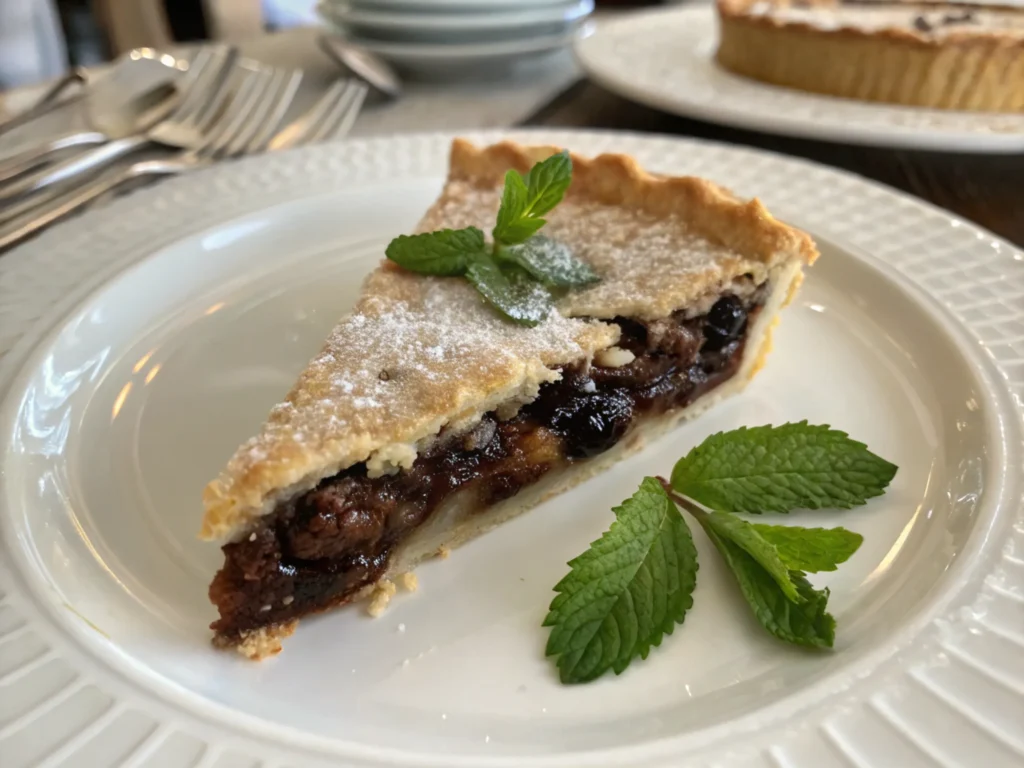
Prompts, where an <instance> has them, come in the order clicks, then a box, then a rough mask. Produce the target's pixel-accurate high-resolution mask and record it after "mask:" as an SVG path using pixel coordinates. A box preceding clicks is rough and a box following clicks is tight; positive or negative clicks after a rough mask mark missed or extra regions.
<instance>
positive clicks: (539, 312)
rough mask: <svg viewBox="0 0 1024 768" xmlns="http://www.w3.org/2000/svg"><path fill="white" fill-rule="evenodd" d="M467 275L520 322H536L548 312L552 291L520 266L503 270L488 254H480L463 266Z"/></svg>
mask: <svg viewBox="0 0 1024 768" xmlns="http://www.w3.org/2000/svg"><path fill="white" fill-rule="evenodd" d="M466 277H467V278H468V279H469V281H470V282H471V283H473V285H475V286H476V289H477V290H478V291H479V292H480V294H481V295H482V296H483V297H484V298H485V299H487V301H488V302H489V303H490V304H491V305H492V306H493V307H495V308H496V309H497V310H498V311H499V312H501V313H502V314H503V315H505V316H506V317H508V318H509V319H511V320H514V321H515V322H517V323H519V324H520V325H526V326H530V327H532V326H535V325H537V324H538V323H540V322H542V321H543V320H544V318H546V317H547V316H548V313H550V312H551V308H552V306H553V302H552V299H551V294H550V293H548V291H547V289H546V288H545V287H544V286H543V285H540V284H538V283H535V282H533V281H532V280H530V279H529V277H528V276H527V275H525V274H524V273H523V272H522V271H521V270H519V269H514V270H510V271H509V272H508V273H506V272H502V270H501V268H500V267H499V266H498V264H497V263H496V262H495V261H494V259H492V258H491V257H490V256H488V255H486V254H479V255H477V256H476V258H475V259H474V260H473V261H472V262H471V263H470V264H469V266H468V267H467V268H466Z"/></svg>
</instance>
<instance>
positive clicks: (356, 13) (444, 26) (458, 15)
mask: <svg viewBox="0 0 1024 768" xmlns="http://www.w3.org/2000/svg"><path fill="white" fill-rule="evenodd" d="M320 7H321V10H322V11H323V13H324V14H325V15H326V16H328V18H330V19H332V20H333V21H337V22H339V23H341V24H350V25H360V26H366V27H382V28H389V29H409V28H412V27H421V28H423V29H430V30H442V31H451V30H460V31H468V30H477V31H479V30H491V29H494V28H495V27H529V26H534V25H537V24H551V23H558V22H570V21H575V20H576V19H580V18H582V17H584V16H586V15H587V14H588V13H590V12H591V11H593V10H594V0H578V2H571V3H566V2H562V3H558V4H554V5H550V6H544V7H538V8H527V9H525V10H522V9H500V10H497V11H493V12H486V13H467V12H449V13H426V12H423V11H393V10H388V9H385V10H383V11H380V10H369V8H366V7H361V6H357V5H344V4H336V3H321V5H320Z"/></svg>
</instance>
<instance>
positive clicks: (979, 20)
mask: <svg viewBox="0 0 1024 768" xmlns="http://www.w3.org/2000/svg"><path fill="white" fill-rule="evenodd" d="M717 5H718V15H719V21H720V27H721V37H720V40H719V45H718V50H717V52H716V54H715V58H716V59H717V61H718V63H719V64H721V65H722V66H723V67H725V68H726V69H728V70H730V71H732V72H735V73H736V74H739V75H744V76H745V77H750V78H753V79H755V80H760V81H762V82H766V83H772V84H774V85H782V86H787V87H789V88H798V89H800V90H804V91H810V92H813V93H822V94H826V95H830V96H841V97H845V98H851V99H861V100H865V101H880V102H889V103H892V104H904V105H907V106H915V107H931V108H938V109H959V110H969V111H992V112H1020V111H1024V4H1022V3H1021V2H1020V0H1016V2H1013V0H1003V2H996V3H992V4H986V3H983V2H938V1H937V0H917V2H909V1H904V0H718V2H717Z"/></svg>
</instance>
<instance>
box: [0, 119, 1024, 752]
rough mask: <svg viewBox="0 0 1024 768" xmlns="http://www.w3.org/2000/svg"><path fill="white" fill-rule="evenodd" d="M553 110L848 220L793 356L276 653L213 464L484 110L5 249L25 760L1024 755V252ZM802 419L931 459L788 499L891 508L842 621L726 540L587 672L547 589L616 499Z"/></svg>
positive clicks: (725, 156) (201, 176)
mask: <svg viewBox="0 0 1024 768" xmlns="http://www.w3.org/2000/svg"><path fill="white" fill-rule="evenodd" d="M495 136H496V135H495V134H491V135H484V136H479V137H477V138H478V140H481V141H484V140H493V139H494V138H495ZM519 138H520V139H522V140H527V141H534V142H541V143H545V144H556V145H564V146H569V147H572V148H574V149H576V150H579V151H581V152H585V153H588V154H593V153H597V152H600V151H603V150H608V149H614V150H617V151H623V152H629V153H632V154H634V155H636V156H637V157H638V158H639V160H640V161H641V162H642V163H644V164H645V165H647V166H648V167H650V168H651V169H653V170H656V171H660V172H664V173H698V174H702V175H706V176H710V177H712V178H715V179H718V180H719V181H721V182H723V183H725V184H727V185H728V186H730V187H732V188H733V189H735V190H736V191H737V192H739V193H741V194H744V195H749V194H754V193H757V194H758V195H760V196H761V197H762V198H763V199H764V201H765V202H766V204H767V205H768V206H769V207H771V208H772V209H773V210H774V211H776V212H777V213H778V214H779V215H781V216H784V217H786V218H787V219H789V220H791V221H793V222H794V223H796V224H799V225H802V226H804V227H807V228H808V229H809V230H810V231H812V232H813V233H815V234H816V235H817V236H818V237H819V238H820V244H821V247H822V250H823V253H824V255H823V257H822V259H821V261H820V262H819V263H818V265H816V266H815V267H814V268H813V269H812V270H811V271H810V274H809V276H808V279H807V282H806V285H805V286H804V288H803V290H802V292H801V294H800V297H799V299H798V301H797V302H796V304H795V305H794V306H792V307H790V308H789V309H788V310H786V313H785V318H784V322H783V324H782V325H781V329H780V332H779V334H778V340H777V346H776V349H775V351H774V352H773V354H772V357H771V360H770V364H769V365H768V367H767V369H766V370H765V371H764V372H763V373H762V375H761V376H759V378H758V379H757V380H756V381H755V382H754V383H753V385H752V386H751V387H750V389H749V390H748V391H747V392H746V393H745V394H743V395H742V396H741V397H738V398H735V399H733V400H731V401H729V402H728V403H724V404H722V405H721V406H720V407H718V408H716V409H715V410H714V411H712V412H711V413H709V414H707V415H706V416H704V417H702V418H701V419H700V420H699V421H697V422H696V423H694V424H690V425H688V426H685V427H683V428H682V429H680V430H678V431H677V432H675V433H674V434H672V435H671V436H669V437H667V438H666V439H664V440H662V441H661V442H659V443H657V444H655V445H652V446H650V447H649V449H647V450H645V451H644V452H643V453H642V454H641V455H639V456H636V457H634V458H632V459H630V460H629V461H626V462H624V463H622V464H621V465H619V466H617V467H616V468H615V469H614V470H612V471H609V472H607V473H605V474H604V475H602V476H600V477H598V478H595V479H594V480H592V481H590V482H588V483H586V484H584V485H583V486H581V487H579V488H577V489H575V490H573V491H572V492H570V493H568V494H566V495H564V496H561V497H559V498H557V499H555V500H553V501H551V502H549V503H547V504H545V505H543V506H542V507H540V508H538V509H537V510H535V511H534V512H532V513H531V514H529V515H526V516H524V517H522V518H519V519H518V520H516V521H514V522H512V523H510V524H508V525H506V526H505V527H503V528H502V529H501V530H500V531H499V532H496V533H493V534H491V535H489V536H486V537H483V538H482V539H479V540H478V541H476V542H474V543H472V544H470V545H468V546H466V547H464V548H462V549H460V550H459V551H457V552H455V553H454V554H453V555H452V557H451V558H450V559H449V560H447V561H444V562H441V561H438V562H433V563H430V564H428V565H426V566H424V567H422V568H421V569H420V570H419V572H418V573H419V576H420V581H421V585H422V586H421V589H420V591H419V593H417V594H416V595H401V596H399V598H398V599H396V600H395V601H394V603H393V604H392V606H391V608H390V610H389V612H388V613H387V614H386V615H385V616H384V617H382V618H381V619H378V620H376V621H373V620H370V619H368V618H367V617H366V616H365V615H364V614H363V612H362V611H361V610H360V609H359V608H351V609H345V610H339V611H336V612H334V613H331V614H329V615H326V616H323V617H320V618H317V619H314V620H310V621H307V622H304V623H303V625H302V627H301V628H300V629H299V632H298V633H297V634H296V636H295V637H293V638H292V639H291V640H290V641H289V642H288V643H287V645H286V648H285V653H284V654H282V655H281V656H280V657H278V658H277V659H275V660H273V661H269V662H266V663H263V664H252V663H248V662H244V661H242V660H240V659H239V658H237V657H235V656H234V655H232V654H227V653H221V652H217V651H215V650H213V649H212V648H211V647H210V645H209V642H208V640H209V634H208V631H207V629H206V625H207V624H208V623H209V621H210V620H211V619H212V618H213V617H214V610H213V608H212V607H211V606H210V605H209V603H208V602H207V600H206V585H207V583H208V581H209V579H210V577H211V575H212V574H213V571H214V570H215V569H216V567H217V566H218V563H219V561H220V553H219V552H218V551H217V549H216V547H213V546H211V545H208V544H203V543H200V542H198V541H197V540H196V539H195V538H194V533H195V531H196V529H197V526H198V524H199V518H200V505H199V495H200V490H201V488H202V485H203V484H204V482H205V481H206V480H207V479H208V478H210V477H211V476H212V475H213V474H214V473H215V472H216V471H217V470H218V468H219V466H220V464H221V463H222V461H223V460H224V459H225V457H226V456H227V455H228V454H229V453H230V451H231V450H232V449H233V448H234V446H235V445H236V443H238V442H239V441H240V440H243V439H244V438H246V437H247V436H249V435H250V434H251V433H252V431H253V430H254V429H255V428H256V427H257V426H258V424H259V423H260V421H261V420H262V418H263V416H264V414H265V412H266V410H267V408H268V407H269V406H270V405H271V404H272V403H274V402H275V401H276V400H277V399H278V398H279V397H280V396H281V394H282V393H283V392H284V391H285V389H286V388H287V387H288V386H289V384H290V382H291V381H292V378H293V377H294V375H295V374H296V372H297V371H298V370H299V369H301V368H302V366H303V365H304V363H305V361H306V360H307V358H308V357H309V356H310V355H311V354H313V353H314V351H315V350H316V349H317V348H318V346H319V344H320V342H321V339H322V338H323V336H324V334H325V333H326V332H327V330H328V329H329V328H330V327H331V325H332V324H333V323H334V321H335V319H336V318H337V317H338V316H339V315H340V314H342V313H343V312H345V310H346V309H347V308H348V307H349V306H350V305H351V303H352V300H353V297H354V296H355V294H356V291H357V287H358V284H359V280H360V278H361V277H362V276H363V275H364V274H366V272H367V271H368V270H370V269H371V268H372V267H373V266H374V264H375V263H376V262H377V260H378V259H379V258H380V254H381V249H382V248H383V245H384V244H385V243H386V242H387V241H388V239H389V238H390V237H392V236H393V235H394V234H396V233H398V232H402V231H408V230H409V228H410V227H412V226H413V225H414V223H415V222H416V220H417V218H418V216H419V215H420V214H421V212H422V211H423V209H424V208H425V207H426V206H427V205H428V203H429V202H430V201H431V200H432V199H433V197H434V195H436V193H437V191H438V189H439V188H440V185H441V182H442V178H443V175H444V169H445V162H446V155H447V148H448V141H447V138H446V137H438V136H425V137H424V136H401V137H397V138H393V139H381V140H372V141H365V142H351V143H342V144H338V145H335V146H324V147H315V148H310V149H308V150H303V151H299V152H295V153H289V154H281V155H274V156H268V157H261V158H254V159H250V160H246V161H243V162H239V163H235V164H225V165H223V166H219V167H217V168H214V169H211V170H208V171H203V172H198V173H196V174H195V175H193V176H191V177H184V178H181V179H177V180H173V181H168V182H166V183H165V184H163V185H161V186H159V187H156V188H153V189H149V190H144V191H142V192H139V193H137V194H135V195H132V196H130V197H128V198H126V199H121V200H119V201H116V202H115V203H114V204H112V205H111V206H110V207H108V208H105V209H102V210H98V211H95V212H92V213H91V214H89V215H87V216H85V217H84V218H82V219H80V220H77V221H74V222H71V223H68V224H66V225H64V226H61V227H58V228H56V229H54V230H51V231H50V232H48V233H46V234H44V235H43V236H42V237H40V238H39V239H38V240H37V241H35V242H33V243H31V244H29V245H27V246H25V247H23V248H21V249H20V250H16V251H14V252H12V253H10V254H9V255H6V256H4V257H3V258H2V259H0V319H2V323H0V329H2V330H0V353H5V355H4V357H3V359H2V361H0V366H2V368H0V376H2V379H0V381H2V384H0V393H2V394H0V476H2V477H3V483H2V486H0V524H2V531H3V550H4V552H3V555H2V556H0V600H2V604H0V685H2V686H3V688H2V689H0V690H2V695H0V755H3V765H4V768H22V766H34V767H39V766H43V767H44V768H47V767H49V766H56V765H58V764H61V765H71V766H87V767H88V768H103V767H104V766H115V765H117V766H129V765H130V766H140V765H145V766H161V767H162V768H186V767H187V766H197V765H201V766H215V767H217V768H228V767H229V766H255V765H257V764H258V765H261V766H285V765H287V766H293V767H296V768H297V767H298V766H302V768H315V766H326V765H332V766H346V767H347V768H354V767H355V766H359V767H364V766H384V765H387V766H391V767H392V768H395V767H396V766H420V767H421V768H422V767H423V766H438V767H440V766H444V767H445V768H451V767H452V766H466V767H468V766H473V768H486V767H487V766H505V767H506V768H511V767H512V766H515V767H516V768H531V767H534V768H535V767H537V766H549V767H550V766H573V767H577V766H598V765H600V766H605V767H606V768H607V767H608V766H630V767H631V768H639V767H642V766H666V765H681V764H685V765H687V766H704V765H711V764H715V765H722V766H744V767H747V766H750V767H751V768H754V767H755V766H756V767H758V768H761V767H764V766H787V767H789V768H805V767H806V768H833V767H835V768H849V766H883V765H884V766H901V768H919V767H920V766H932V765H942V766H968V765H969V766H985V767H986V768H1003V767H1004V766H1007V767H1008V766H1015V765H1020V761H1021V760H1022V759H1024V743H1022V735H1021V732H1020V727H1019V726H1020V723H1021V722H1022V717H1021V716H1022V714H1024V558H1022V553H1024V514H1022V509H1021V498H1022V495H1024V494H1022V490H1024V489H1022V483H1021V481H1022V473H1021V472H1020V468H1021V465H1022V461H1024V451H1022V433H1021V429H1022V425H1021V411H1020V410H1019V405H1018V404H1015V402H1014V398H1017V400H1018V403H1019V399H1020V398H1021V397H1022V395H1024V302H1022V297H1024V255H1022V254H1021V253H1019V252H1017V251H1016V250H1014V249H1013V248H1012V247H1010V246H1009V245H1008V244H1006V243H1005V242H1003V241H1000V240H998V239H996V238H994V237H992V236H991V235H989V234H987V233H985V232H983V231H981V230H978V229H977V228H975V227H973V226H971V225H969V224H967V223H965V222H963V221H961V220H959V219H956V218H954V217H952V216H950V215H949V214H945V213H942V212H940V211H938V210H936V209H933V208H930V207H927V206H925V205H923V204H921V203H919V202H915V201H913V200H911V199H910V198H908V197H904V196H901V195H898V194H896V193H893V192H890V191H887V190H885V189H883V188H881V187H878V186H875V185H873V184H870V183H868V182H865V181H863V180H860V179H857V178H855V177H853V176H849V175H845V174H841V173H838V172H835V171H832V170H827V169H825V168H822V167H818V166H814V165H810V164H807V163H803V162H798V161H793V160H788V159H783V158H780V157H775V156H771V155H767V154H761V153H756V152H752V151H748V150H742V149H735V148H728V147H724V146H718V145H713V144H702V143H697V142H692V141H683V140H672V139H661V138H640V137H636V136H632V135H627V134H610V133H604V134H593V133H536V134H522V135H520V136H519ZM943 306H944V307H945V309H944V308H943ZM954 318H956V319H954ZM957 319H958V320H959V322H958V321H957ZM802 418H807V419H810V420H812V421H828V422H831V423H833V424H835V425H838V426H841V427H844V428H846V429H849V430H850V431H851V432H852V433H853V434H854V435H855V436H857V437H858V438H861V439H863V440H865V441H866V442H867V443H868V444H869V445H870V446H871V447H872V448H874V449H875V450H876V451H878V452H879V453H881V454H882V455H884V456H886V457H888V458H890V459H892V460H894V461H896V462H897V463H898V464H899V465H900V467H901V469H900V472H899V474H898V475H897V477H896V481H895V482H894V484H893V486H892V488H891V490H890V491H889V493H888V494H887V495H886V496H884V497H882V498H880V499H877V500H874V501H873V502H872V503H871V504H869V505H868V506H866V507H863V508H860V509H857V510H853V511H850V512H847V513H831V514H828V515H827V517H826V518H823V517H822V514H825V513H800V514H794V515H792V516H790V517H789V518H786V519H785V520H784V521H783V522H792V523H802V524H808V523H812V522H813V523H819V524H820V523H821V522H824V521H825V520H827V521H828V522H829V523H839V522H841V523H842V524H845V525H847V526H848V527H850V528H853V529H855V530H858V531H861V532H862V533H863V534H864V535H865V537H866V542H865V544H864V547H863V548H862V550H861V551H860V552H858V553H857V555H856V556H855V557H854V558H853V559H852V560H851V561H850V562H849V563H847V564H845V565H844V566H843V567H842V568H841V569H840V570H839V571H838V572H837V573H835V574H830V575H825V577H824V578H819V577H815V579H814V580H815V582H817V583H818V584H828V585H829V586H830V587H831V588H832V590H833V594H832V600H831V608H832V610H833V612H834V613H835V615H836V617H837V619H838V621H839V634H838V642H837V647H836V649H835V651H834V652H832V653H825V654H813V653H806V652H801V651H797V650H794V649H791V648H788V647H784V646H782V645H780V644H779V643H777V642H775V641H774V640H772V639H771V638H770V637H768V636H767V635H765V634H764V633H763V631H762V630H761V629H760V628H759V627H757V626H756V625H755V622H754V621H753V619H752V618H751V617H750V616H749V615H748V614H747V613H746V612H745V609H744V607H743V606H742V605H741V604H740V602H739V600H738V598H737V593H736V591H735V589H734V587H733V585H732V584H731V583H730V581H729V580H728V576H727V574H726V573H725V572H723V570H722V568H721V566H720V565H719V564H718V562H717V560H716V559H715V557H714V556H713V553H712V552H710V551H709V550H708V548H707V546H705V542H704V540H703V539H700V540H699V546H700V556H701V570H700V578H699V583H698V587H697V592H696V595H695V607H694V609H693V611H692V612H691V613H690V614H689V615H688V616H687V620H686V624H685V626H683V627H681V628H678V629H677V631H676V632H675V633H674V634H673V635H672V636H671V637H669V638H667V639H666V641H665V643H664V644H663V646H662V647H661V648H659V649H656V650H654V651H653V652H652V655H651V657H650V658H649V659H648V660H647V661H646V662H638V663H636V664H635V665H634V666H633V667H632V668H630V669H629V670H628V671H627V672H626V673H625V674H623V675H622V676H621V677H614V676H611V677H608V678H606V679H602V680H600V681H599V682H597V683H594V684H592V685H588V686H576V687H563V686H561V685H559V684H558V682H557V680H556V677H555V675H554V673H553V668H552V664H551V663H550V662H549V661H547V660H545V659H544V657H543V646H544V641H545V636H546V633H545V631H544V630H542V629H541V627H540V621H541V619H542V617H543V616H544V613H545V609H546V607H547V604H548V602H549V600H550V598H551V596H552V593H551V587H552V586H553V585H554V583H555V582H556V580H557V579H558V578H559V577H560V576H561V575H562V574H563V573H564V571H565V565H564V563H565V561H566V560H567V559H568V558H570V557H571V556H573V555H575V554H577V553H578V552H580V551H582V550H583V549H584V548H585V547H586V545H587V543H588V542H590V541H591V540H593V539H594V538H595V537H596V536H597V535H598V534H599V533H600V532H601V531H602V530H603V529H604V528H605V527H606V526H607V525H608V523H609V521H610V519H611V513H610V511H609V507H610V506H611V504H612V503H614V502H616V501H618V500H620V499H622V498H624V497H625V496H626V495H628V494H629V493H630V492H631V491H632V489H634V488H635V486H636V484H637V482H638V480H639V479H640V477H641V476H642V474H644V473H646V472H652V471H660V472H664V471H667V470H668V468H669V467H670V466H671V462H672V460H673V459H674V458H675V457H677V456H678V455H680V454H681V453H683V452H684V451H685V450H686V449H687V448H688V447H689V446H691V445H693V444H694V443H695V442H697V441H699V440H700V439H702V437H704V436H705V435H706V434H707V433H709V432H711V431H714V430H718V429H723V428H731V427H735V426H738V425H740V424H758V423H765V422H781V421H785V420H788V419H802ZM403 629H404V631H402V630H403ZM406 661H408V663H406ZM62 761H63V762H62Z"/></svg>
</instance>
